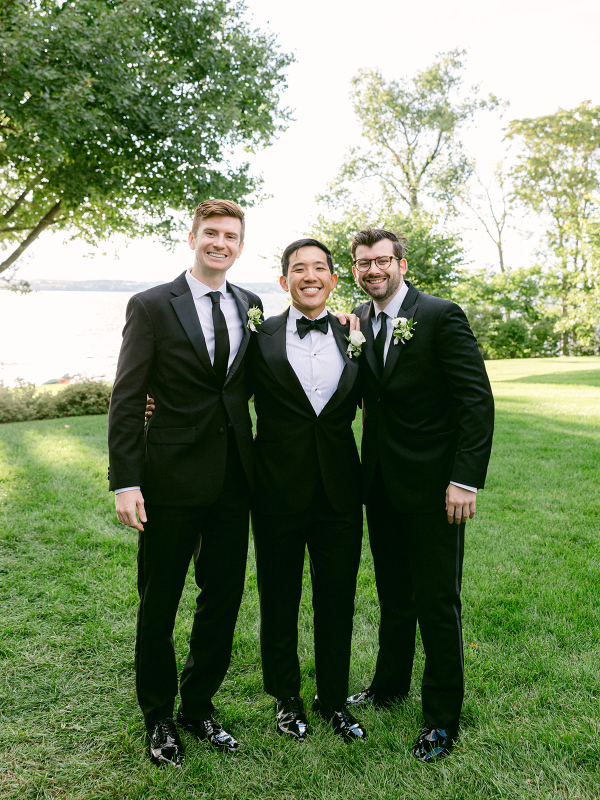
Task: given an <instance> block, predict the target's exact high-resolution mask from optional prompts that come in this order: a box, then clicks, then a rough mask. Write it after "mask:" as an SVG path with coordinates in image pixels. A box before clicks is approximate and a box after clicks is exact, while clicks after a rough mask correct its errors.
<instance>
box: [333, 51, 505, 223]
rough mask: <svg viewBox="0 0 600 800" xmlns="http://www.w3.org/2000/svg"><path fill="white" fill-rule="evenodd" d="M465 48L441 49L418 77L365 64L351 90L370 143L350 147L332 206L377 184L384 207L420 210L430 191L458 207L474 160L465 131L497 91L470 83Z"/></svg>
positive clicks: (360, 198)
mask: <svg viewBox="0 0 600 800" xmlns="http://www.w3.org/2000/svg"><path fill="white" fill-rule="evenodd" d="M464 56H465V51H464V50H452V51H450V52H448V53H441V54H440V55H438V56H437V59H436V60H435V61H434V63H433V64H431V66H429V67H427V69H425V70H422V71H420V72H417V73H416V75H415V77H414V78H412V79H410V80H409V79H404V80H401V81H395V80H392V81H386V80H385V79H384V77H383V75H382V74H381V72H380V71H379V70H373V69H363V70H361V71H360V72H359V73H358V75H357V76H356V77H355V78H354V79H353V81H352V90H351V97H352V101H353V103H354V111H355V114H356V116H357V118H358V120H359V121H360V123H361V125H362V135H363V137H364V139H365V141H366V143H367V146H366V147H358V148H354V149H352V150H351V151H350V153H349V155H348V157H347V158H346V161H345V163H344V164H343V166H342V168H341V170H340V172H339V175H338V177H337V179H336V180H335V181H334V182H333V183H332V184H331V186H330V187H329V193H328V194H327V195H325V196H324V197H323V198H322V199H324V200H326V201H327V202H328V203H329V204H330V205H332V206H338V207H339V206H346V207H348V205H357V204H361V205H364V202H365V197H364V196H365V195H368V193H369V191H376V192H377V194H378V195H379V197H380V198H381V202H380V207H387V208H388V209H390V208H396V209H397V208H398V207H401V208H403V209H404V210H405V211H409V212H415V211H417V210H419V209H420V208H422V207H423V206H424V202H423V201H424V199H425V198H430V199H433V200H434V201H436V203H437V204H441V205H442V206H443V207H444V208H445V210H446V211H449V210H451V209H452V205H453V200H454V196H455V194H456V193H457V191H458V188H459V187H460V186H461V185H462V184H463V183H464V181H465V180H466V178H467V177H468V175H469V173H470V170H471V166H470V163H469V161H468V159H467V157H466V155H465V153H464V152H463V148H462V144H461V142H460V138H459V133H460V131H461V129H462V128H463V127H465V125H467V123H469V122H470V121H471V120H472V118H473V116H474V114H475V112H476V111H477V110H478V109H491V108H494V107H496V106H497V105H498V103H499V101H498V99H497V98H496V97H494V96H493V95H490V96H489V97H488V98H485V99H482V98H479V97H478V92H479V88H478V87H477V86H472V87H471V88H470V89H469V90H468V91H465V90H464V88H463V86H462V84H463V75H462V72H463V70H464Z"/></svg>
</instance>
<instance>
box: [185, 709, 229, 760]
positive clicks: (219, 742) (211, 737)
mask: <svg viewBox="0 0 600 800" xmlns="http://www.w3.org/2000/svg"><path fill="white" fill-rule="evenodd" d="M177 724H178V725H179V726H180V727H181V728H183V729H184V730H186V731H189V732H190V733H193V734H194V736H197V737H198V739H206V741H207V742H209V744H211V745H212V746H213V747H214V748H215V750H217V751H218V752H220V753H235V752H236V750H237V749H238V748H239V746H240V745H239V743H238V742H237V741H236V740H235V739H234V738H233V736H232V735H231V734H230V733H227V731H226V730H225V729H224V728H223V726H222V725H221V723H220V722H217V720H216V719H215V718H214V717H207V718H206V719H203V720H199V719H192V718H191V717H186V716H185V714H184V713H183V711H181V709H179V711H178V712H177Z"/></svg>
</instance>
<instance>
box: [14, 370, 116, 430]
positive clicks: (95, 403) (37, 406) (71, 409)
mask: <svg viewBox="0 0 600 800" xmlns="http://www.w3.org/2000/svg"><path fill="white" fill-rule="evenodd" d="M111 391H112V386H111V385H110V384H109V383H104V382H101V381H92V380H84V381H82V382H81V383H71V384H69V385H67V386H65V388H64V389H61V391H60V392H58V393H57V394H51V393H50V392H40V391H39V390H38V387H37V386H35V385H34V384H33V383H26V382H25V381H18V382H17V386H14V387H11V386H5V385H4V383H3V382H2V381H0V423H2V422H22V421H25V420H32V419H54V418H56V417H81V416H86V415H89V414H107V413H108V405H109V403H110V393H111Z"/></svg>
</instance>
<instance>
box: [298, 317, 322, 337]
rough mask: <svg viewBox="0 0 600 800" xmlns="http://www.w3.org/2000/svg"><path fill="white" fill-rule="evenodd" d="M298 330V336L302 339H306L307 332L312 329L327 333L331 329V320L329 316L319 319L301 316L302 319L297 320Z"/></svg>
mask: <svg viewBox="0 0 600 800" xmlns="http://www.w3.org/2000/svg"><path fill="white" fill-rule="evenodd" d="M296 330H297V331H298V336H299V337H300V338H301V339H304V337H305V336H306V334H307V333H310V331H321V333H327V331H328V330H329V320H328V319H327V317H326V316H325V317H320V318H319V319H307V318H306V317H300V319H297V320H296Z"/></svg>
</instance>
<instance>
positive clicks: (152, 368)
mask: <svg viewBox="0 0 600 800" xmlns="http://www.w3.org/2000/svg"><path fill="white" fill-rule="evenodd" d="M189 246H190V248H191V249H192V250H193V252H194V263H193V266H192V268H191V270H186V271H185V272H183V273H182V274H181V275H180V276H179V277H178V278H176V279H175V280H174V281H173V282H172V283H168V284H164V285H162V286H157V287H155V288H153V289H149V290H148V291H146V292H141V293H140V294H138V295H135V296H134V297H132V298H131V300H130V302H129V305H128V307H127V322H126V324H125V329H124V331H123V345H122V347H121V353H120V356H119V364H118V368H117V376H116V379H115V384H114V389H113V394H112V399H111V405H110V413H109V433H108V439H109V454H110V471H109V475H110V489H111V490H113V491H114V492H115V503H116V509H117V516H118V518H119V520H120V521H121V522H123V523H125V524H126V525H129V526H130V527H132V528H135V529H137V530H138V531H139V541H138V591H139V596H140V603H139V610H138V619H137V638H136V649H135V669H136V687H137V695H138V700H139V703H140V706H141V709H142V712H143V714H144V720H145V723H146V728H147V731H148V737H149V741H150V753H151V758H152V761H153V762H154V763H155V764H157V765H164V764H169V765H173V766H180V765H181V764H182V763H183V760H184V753H183V747H182V744H181V740H180V738H179V735H178V732H177V729H176V725H175V721H174V719H173V712H174V702H175V696H176V695H177V689H178V686H177V667H176V662H175V651H174V647H173V627H174V623H175V615H176V612H177V607H178V604H179V600H180V597H181V593H182V590H183V586H184V582H185V577H186V574H187V570H188V566H189V563H190V561H191V560H192V559H193V561H194V567H195V577H196V583H197V585H198V588H199V589H200V594H199V595H198V599H197V604H196V610H195V613H194V621H193V623H192V631H191V636H190V648H189V655H188V658H187V661H186V663H185V665H184V667H183V670H182V673H181V679H180V699H181V703H180V706H179V711H178V714H177V724H178V725H180V726H182V727H184V728H186V729H187V730H189V731H191V732H192V733H194V734H195V735H196V736H198V737H199V738H201V739H207V740H208V741H209V742H210V743H211V744H212V745H213V746H214V747H215V748H216V749H217V750H221V751H225V752H233V751H234V750H235V749H236V748H237V746H238V743H237V742H236V741H235V739H234V738H233V737H232V736H231V735H230V734H228V733H227V732H226V731H225V730H224V729H223V727H222V726H221V724H220V723H219V722H218V721H217V720H216V719H215V718H214V706H213V704H212V697H213V695H214V694H215V693H216V692H217V690H218V689H219V686H220V685H221V682H222V681H223V678H224V676H225V673H226V672H227V668H228V666H229V661H230V658H231V646H232V640H233V633H234V628H235V623H236V618H237V614H238V609H239V605H240V601H241V598H242V592H243V589H244V576H245V569H246V555H247V549H248V522H249V502H250V491H251V488H252V480H253V472H252V424H251V419H250V414H249V411H248V394H247V387H246V381H245V376H244V354H245V353H246V349H247V347H248V344H249V341H250V331H249V329H248V311H249V308H251V307H253V306H256V307H257V308H259V309H262V305H261V302H260V299H259V298H258V297H257V296H256V295H254V294H252V293H251V292H248V291H246V290H245V289H241V288H239V287H237V286H234V285H233V284H231V283H229V282H228V281H227V280H226V273H227V271H228V270H229V269H230V268H231V267H232V266H233V264H234V263H235V261H236V259H237V258H239V256H240V255H241V253H242V249H243V246H244V212H243V211H242V209H241V208H240V207H239V206H238V205H237V203H233V202H231V201H229V200H207V201H205V202H203V203H200V205H199V206H198V208H197V209H196V212H195V215H194V221H193V225H192V231H191V233H190V234H189ZM150 387H152V389H151V390H150ZM147 392H150V393H151V394H153V395H154V397H155V398H156V411H155V413H154V415H153V416H152V419H151V420H150V422H149V424H148V426H147V428H146V429H145V428H144V407H145V406H146V393H147ZM138 517H139V520H138Z"/></svg>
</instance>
